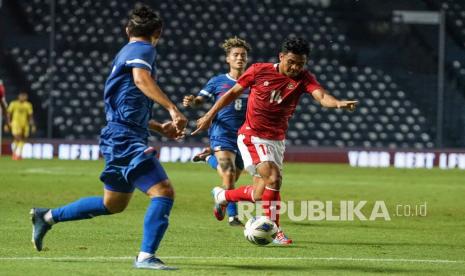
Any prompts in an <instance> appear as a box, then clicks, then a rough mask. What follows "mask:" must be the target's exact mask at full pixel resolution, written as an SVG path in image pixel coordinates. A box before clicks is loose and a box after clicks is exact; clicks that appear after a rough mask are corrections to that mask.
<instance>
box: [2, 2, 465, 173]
mask: <svg viewBox="0 0 465 276" xmlns="http://www.w3.org/2000/svg"><path fill="white" fill-rule="evenodd" d="M1 3H2V7H1V9H0V78H1V79H3V80H4V82H5V86H6V89H7V95H6V97H7V100H8V101H11V100H12V99H14V98H15V97H16V94H17V93H18V92H19V91H20V90H25V91H27V92H29V95H30V99H31V101H32V103H33V105H34V108H35V116H34V118H35V121H36V123H37V126H38V131H37V133H36V134H35V135H34V136H33V140H32V141H38V142H40V143H42V142H44V141H46V142H50V141H60V143H63V142H65V143H69V144H83V143H84V144H95V143H97V142H98V135H99V131H100V128H101V127H102V126H103V125H104V124H105V119H104V111H103V101H102V94H103V92H102V91H103V85H104V81H105V79H106V77H107V75H108V73H109V70H110V68H111V61H112V58H113V56H114V55H115V54H116V53H117V51H118V50H119V49H120V48H121V47H122V45H124V44H125V43H126V38H125V36H124V24H125V22H124V19H125V17H126V16H127V14H128V11H129V10H130V9H131V8H132V7H133V6H134V4H135V2H134V1H116V0H102V1H90V0H83V1H77V0H71V1H68V0H56V1H51V0H32V1H27V0H3V1H1ZM140 3H146V4H149V5H150V6H152V7H153V8H155V9H157V10H158V11H159V12H160V14H161V16H162V17H163V19H164V21H165V28H164V30H163V36H162V40H161V41H160V43H159V46H158V47H157V48H158V52H159V57H158V70H159V71H158V72H159V75H158V81H159V83H160V86H161V87H162V88H163V89H164V90H165V92H166V93H167V94H168V96H169V97H170V98H171V99H172V100H173V101H175V102H177V104H178V106H180V107H181V100H182V98H183V96H185V95H187V94H195V93H197V92H198V91H199V90H200V88H201V87H202V86H203V84H205V83H206V82H207V80H208V79H209V78H210V77H212V76H213V75H215V74H218V73H222V72H225V70H226V69H227V67H226V64H225V63H224V62H223V60H224V56H223V52H222V49H221V48H220V47H219V45H220V43H221V42H222V41H223V40H224V39H225V38H228V37H230V36H234V35H237V36H239V37H242V38H244V39H246V40H247V41H249V42H250V44H251V45H252V47H253V50H252V52H251V53H250V56H251V60H250V63H253V62H268V61H271V62H276V61H277V54H278V50H279V45H280V43H281V41H282V40H283V39H284V38H285V37H287V36H289V35H299V36H303V37H305V38H306V39H308V40H309V41H310V42H311V46H312V54H311V56H310V60H309V63H308V68H309V69H310V70H311V71H312V72H313V73H314V74H315V75H316V76H317V78H318V80H319V81H320V82H321V83H322V84H323V85H324V86H325V87H326V88H327V89H328V90H329V91H330V92H331V93H332V94H334V95H335V96H337V97H338V98H346V99H351V98H355V99H358V100H359V101H360V104H359V107H358V109H357V110H356V111H355V112H353V113H348V112H346V111H342V110H329V109H325V108H321V107H319V106H318V105H316V104H315V103H314V102H313V101H312V98H311V97H308V96H304V97H302V99H301V102H300V105H299V107H298V109H297V112H296V114H295V116H294V117H293V119H292V120H291V122H290V128H289V131H288V141H287V146H288V147H289V152H290V153H292V152H297V153H300V154H302V153H305V152H308V153H312V152H313V153H314V152H316V151H317V152H320V155H321V156H322V158H323V159H318V160H319V162H333V161H334V162H340V161H341V160H342V162H347V160H348V157H347V153H348V151H350V150H357V151H358V152H366V153H368V155H367V156H368V157H367V158H368V159H369V158H370V157H369V156H370V155H369V154H370V152H373V151H374V152H389V154H391V157H392V160H391V161H390V162H391V163H394V162H395V160H394V154H395V153H396V152H399V151H400V152H420V153H428V152H433V153H435V154H436V157H435V161H434V162H435V164H436V165H437V164H439V163H440V154H441V153H444V154H450V153H458V154H457V156H459V155H460V153H462V152H463V151H461V150H460V148H464V147H465V98H464V97H465V55H464V53H465V52H464V47H465V25H464V23H465V3H464V2H463V1H459V0H441V1H432V0H410V1H402V0H395V1H380V0H377V1H368V0H365V1H351V0H338V1H330V0H291V1H284V0H265V1H248V0H239V1H223V0H217V1H206V0H205V1H200V0H195V1H181V0H174V1H140ZM395 10H409V11H440V10H442V11H444V14H445V16H446V17H445V19H446V20H445V22H446V25H445V31H446V36H445V40H444V43H445V56H444V72H445V74H444V83H443V84H444V96H443V97H442V100H441V98H440V97H438V52H439V51H438V44H439V43H438V30H439V28H438V25H424V24H405V23H398V22H393V13H394V11H395ZM441 101H442V103H441ZM438 108H439V111H440V110H441V108H442V110H443V112H438ZM205 110H206V109H205V108H204V109H198V110H187V109H184V108H182V111H183V112H184V113H185V114H186V115H187V117H188V118H189V119H190V122H189V126H188V127H189V128H190V129H191V130H192V129H194V126H195V120H196V119H197V118H198V117H200V116H201V115H202V114H203V113H204V112H205ZM153 113H154V117H155V118H158V119H160V120H164V119H168V114H167V113H166V112H165V111H164V110H162V109H160V108H156V107H155V109H154V110H153ZM438 114H439V116H441V115H442V118H441V117H439V120H438ZM4 138H6V139H3V149H4V152H8V148H9V146H8V143H9V139H8V138H9V136H8V135H6V136H5V135H4ZM44 139H45V140H44ZM50 139H58V140H50ZM164 142H166V141H165V138H161V137H159V136H154V137H152V143H153V144H154V145H158V146H160V145H161V143H164ZM207 142H208V139H207V137H206V135H200V136H195V137H191V136H189V137H187V138H186V139H184V140H183V141H182V142H180V143H177V144H176V143H174V144H173V143H171V144H170V145H174V146H179V147H190V146H197V147H199V146H202V145H203V144H206V143H207ZM53 144H54V142H53ZM322 149H323V151H322ZM321 151H322V152H321ZM334 152H339V157H337V156H336V155H331V154H332V153H334ZM55 155H56V154H55ZM331 156H332V157H331ZM335 156H336V157H335ZM373 156H374V155H373ZM333 157H334V158H333ZM287 158H288V160H294V161H306V160H307V161H314V160H309V158H308V157H307V159H306V158H303V159H302V160H301V159H299V158H298V156H297V155H292V156H289V154H288V156H287ZM325 158H326V159H325ZM331 158H333V159H334V160H333V159H331ZM373 158H375V157H373ZM444 158H446V159H447V156H446V157H444ZM454 158H456V159H457V160H459V158H460V156H459V157H454ZM462 159H463V158H462ZM454 162H455V161H454ZM457 162H458V161H457ZM457 166H458V165H457ZM463 166H464V167H465V164H463Z"/></svg>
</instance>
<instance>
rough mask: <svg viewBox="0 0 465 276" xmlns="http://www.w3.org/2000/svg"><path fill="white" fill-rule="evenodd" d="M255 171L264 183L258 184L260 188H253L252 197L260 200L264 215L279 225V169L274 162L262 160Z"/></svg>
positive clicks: (280, 181) (280, 178) (280, 179)
mask: <svg viewBox="0 0 465 276" xmlns="http://www.w3.org/2000/svg"><path fill="white" fill-rule="evenodd" d="M257 172H258V173H259V174H260V176H261V178H262V181H263V184H264V185H260V189H256V190H255V193H254V199H255V200H261V201H262V208H263V211H264V215H265V216H267V217H269V218H270V219H271V220H273V221H274V222H276V224H277V225H278V226H279V208H280V204H279V200H280V194H279V190H280V188H281V183H282V176H281V170H280V169H279V167H278V166H277V165H276V163H274V162H263V163H261V164H259V165H258V166H257Z"/></svg>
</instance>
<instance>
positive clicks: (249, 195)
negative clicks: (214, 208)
mask: <svg viewBox="0 0 465 276" xmlns="http://www.w3.org/2000/svg"><path fill="white" fill-rule="evenodd" d="M253 190H254V187H253V186H252V185H248V186H241V187H239V188H237V189H234V190H226V191H225V193H224V195H225V196H226V200H227V201H229V202H237V201H251V202H254V200H253Z"/></svg>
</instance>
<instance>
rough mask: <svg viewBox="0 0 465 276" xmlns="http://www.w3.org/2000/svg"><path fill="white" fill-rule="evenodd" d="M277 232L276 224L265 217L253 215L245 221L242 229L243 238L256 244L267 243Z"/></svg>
mask: <svg viewBox="0 0 465 276" xmlns="http://www.w3.org/2000/svg"><path fill="white" fill-rule="evenodd" d="M276 233H278V226H277V225H276V223H274V222H273V221H272V220H270V219H269V218H267V217H264V216H261V217H253V218H251V219H249V220H248V221H247V223H246V224H245V229H244V236H245V238H246V239H247V240H248V241H249V242H251V243H253V244H256V245H267V244H269V243H270V242H272V241H273V239H274V238H275V237H276Z"/></svg>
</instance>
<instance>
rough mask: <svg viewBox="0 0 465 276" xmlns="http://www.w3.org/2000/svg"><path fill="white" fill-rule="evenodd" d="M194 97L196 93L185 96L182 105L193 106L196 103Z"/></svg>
mask: <svg viewBox="0 0 465 276" xmlns="http://www.w3.org/2000/svg"><path fill="white" fill-rule="evenodd" d="M194 99H195V96H194V95H188V96H185V97H184V99H183V100H182V105H183V106H185V107H188V106H193V105H194Z"/></svg>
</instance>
